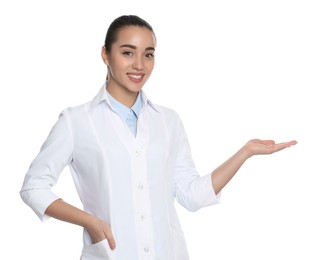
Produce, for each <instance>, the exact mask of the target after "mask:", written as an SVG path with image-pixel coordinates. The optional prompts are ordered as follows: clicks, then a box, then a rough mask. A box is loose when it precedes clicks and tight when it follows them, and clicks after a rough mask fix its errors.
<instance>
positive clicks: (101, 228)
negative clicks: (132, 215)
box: [86, 216, 116, 250]
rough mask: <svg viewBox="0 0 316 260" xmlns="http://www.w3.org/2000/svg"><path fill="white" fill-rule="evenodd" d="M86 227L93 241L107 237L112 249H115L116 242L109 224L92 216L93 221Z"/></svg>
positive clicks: (96, 241)
mask: <svg viewBox="0 0 316 260" xmlns="http://www.w3.org/2000/svg"><path fill="white" fill-rule="evenodd" d="M86 229H87V231H88V233H89V235H90V237H91V241H92V243H93V244H95V243H98V242H100V241H102V240H105V239H106V240H107V241H108V244H109V246H110V248H111V249H112V250H113V249H115V247H116V244H115V240H114V237H113V234H112V230H111V227H110V225H109V224H107V223H106V222H104V221H103V220H100V219H98V218H96V217H94V216H92V218H91V221H89V224H88V226H87V227H86Z"/></svg>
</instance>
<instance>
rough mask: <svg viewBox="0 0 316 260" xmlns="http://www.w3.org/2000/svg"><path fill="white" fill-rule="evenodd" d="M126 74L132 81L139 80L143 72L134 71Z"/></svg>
mask: <svg viewBox="0 0 316 260" xmlns="http://www.w3.org/2000/svg"><path fill="white" fill-rule="evenodd" d="M127 76H128V77H129V78H130V80H132V81H133V82H140V81H141V80H142V79H143V77H144V76H145V74H135V73H127Z"/></svg>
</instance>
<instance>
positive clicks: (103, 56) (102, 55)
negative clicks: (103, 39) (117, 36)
mask: <svg viewBox="0 0 316 260" xmlns="http://www.w3.org/2000/svg"><path fill="white" fill-rule="evenodd" d="M101 57H102V60H103V62H104V63H105V64H106V65H109V57H108V54H107V52H106V48H105V46H102V49H101Z"/></svg>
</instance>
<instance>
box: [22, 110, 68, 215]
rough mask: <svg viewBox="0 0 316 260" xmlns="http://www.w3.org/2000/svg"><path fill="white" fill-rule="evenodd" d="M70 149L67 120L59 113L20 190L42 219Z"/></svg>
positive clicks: (52, 196)
mask: <svg viewBox="0 0 316 260" xmlns="http://www.w3.org/2000/svg"><path fill="white" fill-rule="evenodd" d="M72 151H73V143H72V135H71V129H70V124H69V121H68V120H67V116H66V115H65V114H64V113H62V114H61V115H60V117H59V119H58V120H57V122H56V123H55V125H54V126H53V128H52V129H51V131H50V133H49V135H48V137H47V139H46V141H45V142H44V143H43V145H42V147H41V149H40V151H39V153H38V155H37V156H36V157H35V159H34V160H33V161H32V163H31V165H30V167H29V169H28V171H27V173H26V175H25V178H24V182H23V185H22V188H21V190H20V195H21V198H22V200H23V201H24V202H25V203H26V204H27V205H28V206H30V207H31V208H32V209H33V211H34V212H35V213H36V215H37V216H38V217H39V218H40V219H41V220H42V221H44V220H46V219H47V218H48V216H47V215H46V214H45V210H46V208H47V207H48V206H49V205H50V204H51V203H52V202H53V201H55V200H57V199H58V198H59V197H58V196H57V195H56V194H55V193H54V192H52V190H51V189H52V187H53V186H54V185H55V184H56V183H57V180H58V178H59V175H60V173H61V172H62V170H63V169H64V167H65V166H67V165H68V164H69V163H70V161H71V160H72Z"/></svg>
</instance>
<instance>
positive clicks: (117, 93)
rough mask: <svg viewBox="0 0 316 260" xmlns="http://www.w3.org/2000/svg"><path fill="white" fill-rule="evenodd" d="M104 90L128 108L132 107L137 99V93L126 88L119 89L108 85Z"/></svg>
mask: <svg viewBox="0 0 316 260" xmlns="http://www.w3.org/2000/svg"><path fill="white" fill-rule="evenodd" d="M106 89H107V91H108V92H109V93H110V95H111V96H112V97H113V98H115V99H116V100H117V101H118V102H120V103H121V104H123V105H124V106H127V107H129V108H131V107H132V106H133V105H134V103H135V101H136V99H137V95H138V92H133V91H129V90H128V89H126V88H119V87H115V86H113V85H111V84H108V85H107V87H106Z"/></svg>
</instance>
